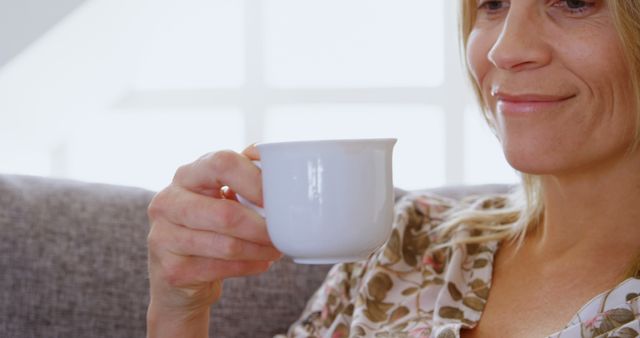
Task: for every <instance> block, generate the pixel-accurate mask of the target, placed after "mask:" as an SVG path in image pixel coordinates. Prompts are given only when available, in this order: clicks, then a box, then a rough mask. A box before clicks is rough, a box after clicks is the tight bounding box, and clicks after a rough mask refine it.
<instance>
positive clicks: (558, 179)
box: [532, 156, 640, 258]
mask: <svg viewBox="0 0 640 338" xmlns="http://www.w3.org/2000/svg"><path fill="white" fill-rule="evenodd" d="M588 169H589V170H587V169H585V170H582V171H581V172H579V173H574V174H572V175H563V176H543V177H542V185H543V191H544V202H545V213H544V218H543V219H544V220H543V222H542V224H541V226H540V227H539V229H538V230H539V231H537V232H536V233H535V234H533V238H532V239H534V242H535V246H534V247H535V248H536V251H537V252H538V253H539V254H540V255H544V256H547V257H549V258H551V257H553V258H556V257H565V256H567V257H568V256H570V257H574V256H576V255H577V256H580V257H601V258H604V257H602V256H605V257H610V256H614V257H620V255H625V256H626V255H634V256H635V255H636V254H637V253H638V252H640V241H638V239H640V156H625V157H624V158H623V159H619V160H618V161H615V162H613V163H610V164H606V163H604V164H602V165H601V166H600V167H599V168H588Z"/></svg>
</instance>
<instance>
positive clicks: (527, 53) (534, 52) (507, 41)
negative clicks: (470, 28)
mask: <svg viewBox="0 0 640 338" xmlns="http://www.w3.org/2000/svg"><path fill="white" fill-rule="evenodd" d="M544 29H545V27H544V18H542V17H541V16H540V14H537V13H536V11H535V10H533V9H531V8H529V9H526V8H515V6H513V7H512V8H511V9H510V11H509V13H508V14H507V15H506V17H505V19H504V22H503V23H502V27H501V31H500V34H499V35H498V38H497V40H496V42H495V43H494V44H493V47H492V48H491V49H490V50H489V54H488V58H489V61H490V62H491V63H492V64H493V65H494V66H496V67H497V68H500V69H504V70H509V71H522V70H529V69H535V68H538V67H542V66H544V65H546V64H548V63H549V62H550V61H551V55H552V52H551V50H550V46H549V44H548V43H547V42H546V41H545V33H544Z"/></svg>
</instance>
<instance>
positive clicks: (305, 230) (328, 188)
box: [240, 139, 396, 264]
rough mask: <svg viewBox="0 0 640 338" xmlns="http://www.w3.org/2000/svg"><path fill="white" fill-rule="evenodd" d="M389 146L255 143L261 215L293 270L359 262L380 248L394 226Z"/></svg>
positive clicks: (380, 142)
mask: <svg viewBox="0 0 640 338" xmlns="http://www.w3.org/2000/svg"><path fill="white" fill-rule="evenodd" d="M395 143H396V139H354V140H323V141H299V142H277V143H261V144H258V145H257V148H258V151H259V152H260V157H261V161H260V166H261V168H262V184H263V197H264V214H263V215H264V216H265V217H266V222H267V230H268V232H269V236H270V237H271V241H272V242H273V244H274V245H275V247H276V248H278V250H280V251H281V252H282V253H284V254H286V255H288V256H290V257H292V258H293V260H294V261H295V262H296V263H301V264H334V263H339V262H350V261H357V260H362V259H365V258H367V257H368V256H369V255H370V254H371V253H372V252H373V251H375V250H376V249H378V248H379V247H380V246H382V244H384V243H385V242H386V240H387V239H388V237H389V235H390V234H391V227H392V223H393V204H394V194H393V179H392V176H393V175H392V156H393V147H394V145H395ZM240 201H241V202H243V203H244V204H247V202H246V200H243V199H240Z"/></svg>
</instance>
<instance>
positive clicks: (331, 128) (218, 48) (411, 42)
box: [0, 0, 517, 190]
mask: <svg viewBox="0 0 640 338" xmlns="http://www.w3.org/2000/svg"><path fill="white" fill-rule="evenodd" d="M43 6H57V7H56V10H52V11H48V13H54V14H55V15H53V14H52V15H51V16H49V17H38V16H37V15H36V14H34V16H33V17H31V18H29V20H31V21H29V20H26V21H25V22H22V23H21V22H20V21H16V20H15V19H13V21H11V20H10V18H4V19H6V20H0V21H3V22H4V25H7V26H9V25H17V26H19V25H21V24H22V25H23V26H27V25H29V26H30V27H35V28H33V29H32V31H30V32H29V34H26V33H25V34H22V35H21V34H8V35H6V36H5V35H3V36H0V37H1V38H0V50H2V49H5V50H9V51H11V52H12V53H5V54H2V53H0V153H1V154H2V161H0V172H2V173H15V174H27V175H42V176H52V177H59V178H68V179H76V180H86V181H92V182H104V183H112V184H122V185H133V186H140V187H144V188H147V189H153V190H157V189H161V188H162V187H163V186H165V185H166V184H167V183H168V182H169V181H170V180H171V178H172V176H173V172H174V171H175V169H176V168H177V167H178V166H179V165H181V164H184V163H187V162H190V161H192V160H194V159H196V158H197V157H199V156H200V155H202V154H204V153H206V152H210V151H215V150H221V149H233V150H237V151H240V150H242V149H243V148H244V147H245V146H246V145H248V144H250V143H253V142H259V141H285V140H306V139H324V138H360V137H373V138H376V137H396V138H398V140H399V141H398V144H397V146H396V148H395V159H394V160H395V162H394V181H395V184H396V185H397V186H399V187H401V188H405V189H417V188H427V187H434V186H440V185H445V184H482V183H505V182H507V183H509V182H515V181H516V180H517V177H516V175H515V174H514V172H513V171H512V170H511V169H510V168H509V167H508V165H507V164H506V162H505V160H504V158H503V157H502V153H501V151H500V147H499V145H498V144H497V141H496V140H495V138H494V137H493V135H492V134H491V132H490V131H489V129H488V128H487V127H486V126H485V124H484V122H483V120H482V116H481V114H480V112H479V110H478V108H477V105H476V104H475V102H474V98H473V96H472V91H471V90H470V88H469V86H468V85H467V83H466V80H465V79H464V71H463V69H462V62H461V58H460V54H459V51H458V45H457V39H456V34H457V32H456V24H455V21H456V8H455V7H454V6H455V4H454V3H453V2H450V1H446V0H429V1H424V0H349V1H344V0H322V1H320V0H245V1H241V0H182V1H174V0H155V1H146V0H127V1H114V0H74V1H67V2H66V7H64V6H63V7H60V6H58V5H57V4H53V3H50V2H43ZM0 19H3V17H2V14H0ZM36 21H37V22H42V24H41V25H40V26H38V25H35V26H34V25H33V24H32V23H33V22H36ZM7 28H8V27H4V26H3V29H2V30H4V31H6V29H7ZM18 28H19V27H18ZM14 30H15V31H18V30H17V29H14ZM3 34H7V33H3ZM2 44H6V46H2Z"/></svg>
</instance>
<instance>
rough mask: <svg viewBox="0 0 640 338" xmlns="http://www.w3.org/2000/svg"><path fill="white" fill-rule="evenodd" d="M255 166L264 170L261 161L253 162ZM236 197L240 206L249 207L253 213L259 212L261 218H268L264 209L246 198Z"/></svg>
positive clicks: (237, 195)
mask: <svg viewBox="0 0 640 338" xmlns="http://www.w3.org/2000/svg"><path fill="white" fill-rule="evenodd" d="M252 162H253V164H255V165H256V166H257V167H258V168H261V169H262V164H260V161H252ZM236 197H237V198H238V202H240V204H242V205H244V206H247V207H249V208H250V209H252V210H253V211H255V212H257V213H258V214H259V215H260V216H262V218H266V217H265V212H264V208H261V207H259V206H257V205H255V204H253V203H251V202H249V201H248V200H247V199H245V198H244V197H242V196H240V195H239V194H236Z"/></svg>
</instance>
